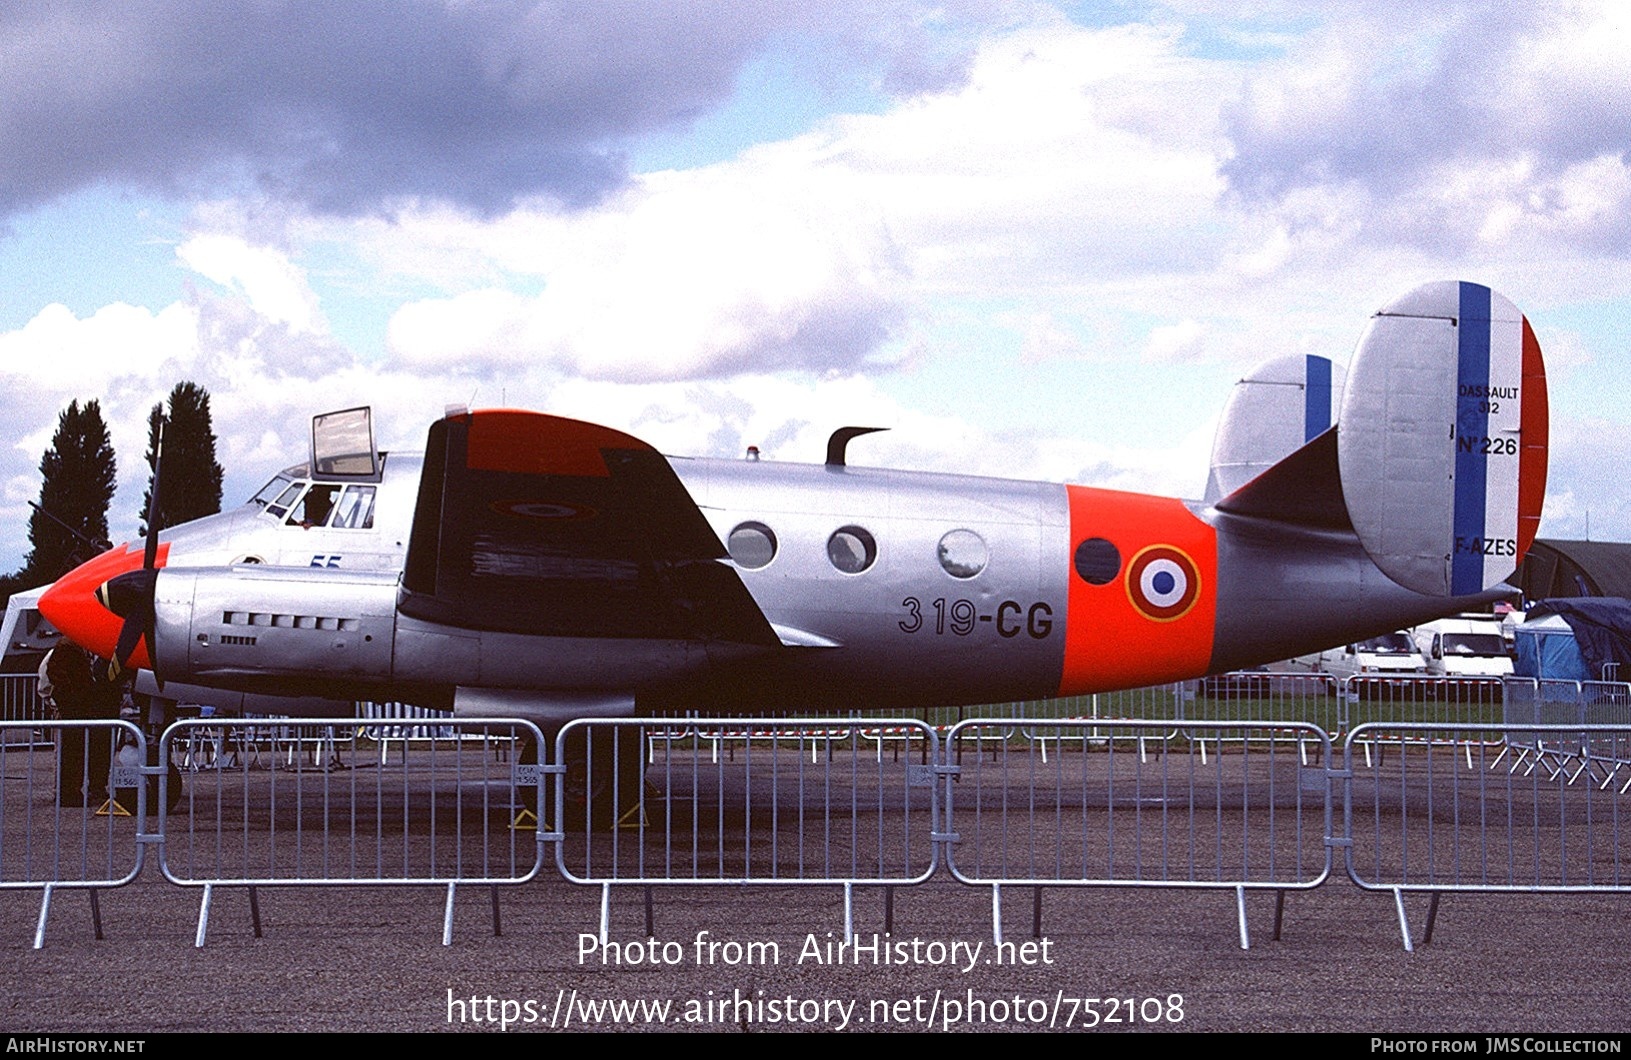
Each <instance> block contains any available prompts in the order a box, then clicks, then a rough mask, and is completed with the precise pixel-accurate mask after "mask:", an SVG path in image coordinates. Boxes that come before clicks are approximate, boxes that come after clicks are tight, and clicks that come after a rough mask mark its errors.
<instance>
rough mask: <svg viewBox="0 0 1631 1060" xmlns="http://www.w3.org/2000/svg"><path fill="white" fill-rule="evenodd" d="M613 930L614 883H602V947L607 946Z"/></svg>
mask: <svg viewBox="0 0 1631 1060" xmlns="http://www.w3.org/2000/svg"><path fill="white" fill-rule="evenodd" d="M611 930H612V885H611V884H609V883H603V884H601V885H600V948H601V949H602V950H604V949H605V948H606V942H607V940H608V939H609V938H611Z"/></svg>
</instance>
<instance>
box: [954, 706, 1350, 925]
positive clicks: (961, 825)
mask: <svg viewBox="0 0 1631 1060" xmlns="http://www.w3.org/2000/svg"><path fill="white" fill-rule="evenodd" d="M993 724H997V723H993V722H987V721H966V722H963V723H961V724H959V725H957V726H956V727H954V728H953V729H952V731H951V733H950V735H949V736H948V737H947V746H946V752H947V758H948V760H951V759H953V758H954V756H955V753H956V751H957V748H958V745H959V743H960V742H961V741H963V740H965V739H975V740H979V739H981V738H982V735H983V730H985V729H987V728H989V727H991V726H992V725H993ZM1166 724H1167V723H1164V722H1156V721H1143V722H1137V721H1127V722H1118V723H1117V724H1115V725H1114V726H1106V725H1104V724H1102V723H1100V722H1090V721H1058V722H1053V723H1050V726H1049V727H1047V728H1051V729H1056V730H1058V731H1059V732H1060V733H1061V734H1063V733H1069V732H1080V731H1082V730H1087V729H1094V730H1095V731H1097V732H1098V733H1099V734H1100V738H1099V740H1098V742H1095V741H1093V740H1078V741H1076V742H1074V743H1072V744H1070V745H1069V746H1071V747H1072V748H1076V749H1078V750H1074V751H1073V752H1072V753H1057V752H1056V753H1055V754H1054V755H1053V756H1052V757H1051V758H1047V759H1045V758H1043V757H1042V756H1041V755H1039V754H1033V753H1031V751H1030V749H1029V748H1028V747H1026V746H1024V745H1016V744H1013V743H1006V744H1004V745H1002V747H1001V748H999V750H998V751H997V753H996V755H995V756H986V755H974V756H969V758H968V759H967V760H966V761H965V762H964V763H963V764H962V765H961V766H960V767H955V766H953V767H948V770H949V772H950V773H951V777H950V778H949V779H948V782H947V788H946V832H947V834H948V839H949V843H948V847H947V865H948V867H949V869H950V870H951V874H952V875H953V876H954V877H955V878H956V879H957V880H959V881H961V882H963V883H967V884H970V885H975V886H990V887H991V888H992V917H993V927H994V930H995V932H996V934H997V937H998V938H999V940H1000V938H1001V934H1002V926H1001V888H1002V887H1003V886H1005V885H1029V886H1033V887H1042V886H1049V887H1053V886H1093V887H1170V888H1210V889H1227V890H1233V891H1234V892H1235V897H1236V905H1237V910H1238V915H1239V922H1240V941H1241V946H1242V947H1243V948H1244V947H1247V946H1249V945H1250V937H1249V935H1248V932H1247V925H1246V907H1245V894H1246V891H1247V890H1249V889H1272V890H1276V891H1280V892H1284V891H1286V890H1293V889H1297V890H1306V889H1310V888H1313V887H1317V886H1319V885H1320V884H1321V883H1322V882H1323V881H1324V880H1325V879H1326V877H1327V876H1329V875H1330V871H1331V854H1330V850H1329V847H1328V846H1327V843H1326V837H1327V836H1329V835H1331V834H1332V833H1331V820H1332V808H1331V792H1330V784H1329V782H1328V780H1327V777H1326V773H1325V770H1324V769H1323V768H1316V769H1310V768H1308V767H1307V766H1305V765H1304V763H1305V761H1306V760H1307V759H1308V757H1309V754H1308V749H1309V747H1310V746H1312V747H1313V748H1315V749H1316V755H1317V760H1318V761H1321V762H1324V761H1328V760H1329V751H1330V738H1329V737H1328V736H1326V734H1325V733H1324V732H1323V731H1321V730H1320V729H1319V728H1318V727H1317V726H1315V725H1311V724H1309V723H1306V722H1286V721H1281V722H1268V721H1245V722H1241V721H1193V722H1190V723H1189V732H1190V736H1191V740H1190V741H1188V742H1187V743H1183V744H1180V745H1174V746H1169V747H1167V748H1166V753H1164V754H1162V755H1159V756H1148V755H1145V754H1143V753H1141V745H1142V743H1143V741H1144V740H1145V739H1146V738H1148V737H1149V736H1150V735H1151V734H1160V733H1163V732H1164V731H1165V728H1166ZM1038 730H1039V732H1040V734H1041V736H1042V737H1043V739H1044V742H1046V741H1047V740H1049V739H1051V733H1049V732H1048V731H1046V729H1045V728H1044V727H1042V726H1038ZM1209 743H1210V744H1212V745H1213V746H1214V747H1215V748H1217V750H1216V751H1214V753H1212V754H1211V755H1210V756H1207V755H1206V754H1205V753H1204V750H1203V749H1204V748H1205V747H1206V745H1207V744H1209ZM1061 745H1063V744H1061ZM1225 746H1227V747H1228V748H1229V749H1230V750H1229V752H1228V753H1221V752H1222V749H1223V748H1224V747H1225ZM1278 920H1279V917H1278V911H1277V914H1276V936H1278V928H1279V925H1278Z"/></svg>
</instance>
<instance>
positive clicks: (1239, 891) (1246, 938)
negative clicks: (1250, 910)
mask: <svg viewBox="0 0 1631 1060" xmlns="http://www.w3.org/2000/svg"><path fill="white" fill-rule="evenodd" d="M1235 909H1236V911H1237V912H1238V913H1239V916H1240V948H1241V949H1243V950H1249V949H1251V948H1252V937H1251V935H1250V934H1249V933H1248V932H1247V931H1246V888H1244V887H1241V886H1236V887H1235Z"/></svg>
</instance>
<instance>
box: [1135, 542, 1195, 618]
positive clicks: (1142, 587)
mask: <svg viewBox="0 0 1631 1060" xmlns="http://www.w3.org/2000/svg"><path fill="white" fill-rule="evenodd" d="M1200 597H1201V572H1200V569H1199V568H1198V567H1196V566H1195V561H1194V560H1192V559H1190V558H1189V555H1188V553H1186V552H1184V551H1183V550H1182V549H1178V548H1173V547H1172V546H1171V545H1151V546H1149V547H1148V548H1146V549H1144V550H1143V551H1142V552H1140V553H1139V554H1138V555H1136V556H1134V557H1133V561H1132V562H1131V563H1129V564H1128V565H1127V598H1128V599H1130V600H1131V601H1132V602H1133V606H1134V607H1135V608H1137V609H1138V611H1139V613H1140V614H1142V615H1143V616H1144V617H1145V618H1148V619H1153V620H1154V621H1156V622H1171V621H1172V620H1173V619H1176V618H1182V617H1183V616H1184V615H1186V614H1188V613H1189V609H1190V608H1192V607H1194V606H1195V601H1196V600H1199V599H1200Z"/></svg>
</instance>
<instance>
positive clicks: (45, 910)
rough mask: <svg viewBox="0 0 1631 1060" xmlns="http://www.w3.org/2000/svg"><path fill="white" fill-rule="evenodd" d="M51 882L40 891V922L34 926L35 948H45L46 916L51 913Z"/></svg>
mask: <svg viewBox="0 0 1631 1060" xmlns="http://www.w3.org/2000/svg"><path fill="white" fill-rule="evenodd" d="M53 889H54V888H53V886H52V885H51V884H49V883H48V884H46V885H45V887H44V888H43V889H42V891H41V893H40V922H39V924H38V925H36V926H35V928H34V948H35V949H37V950H38V949H44V948H45V918H46V917H48V916H50V915H51V891H52V890H53Z"/></svg>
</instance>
